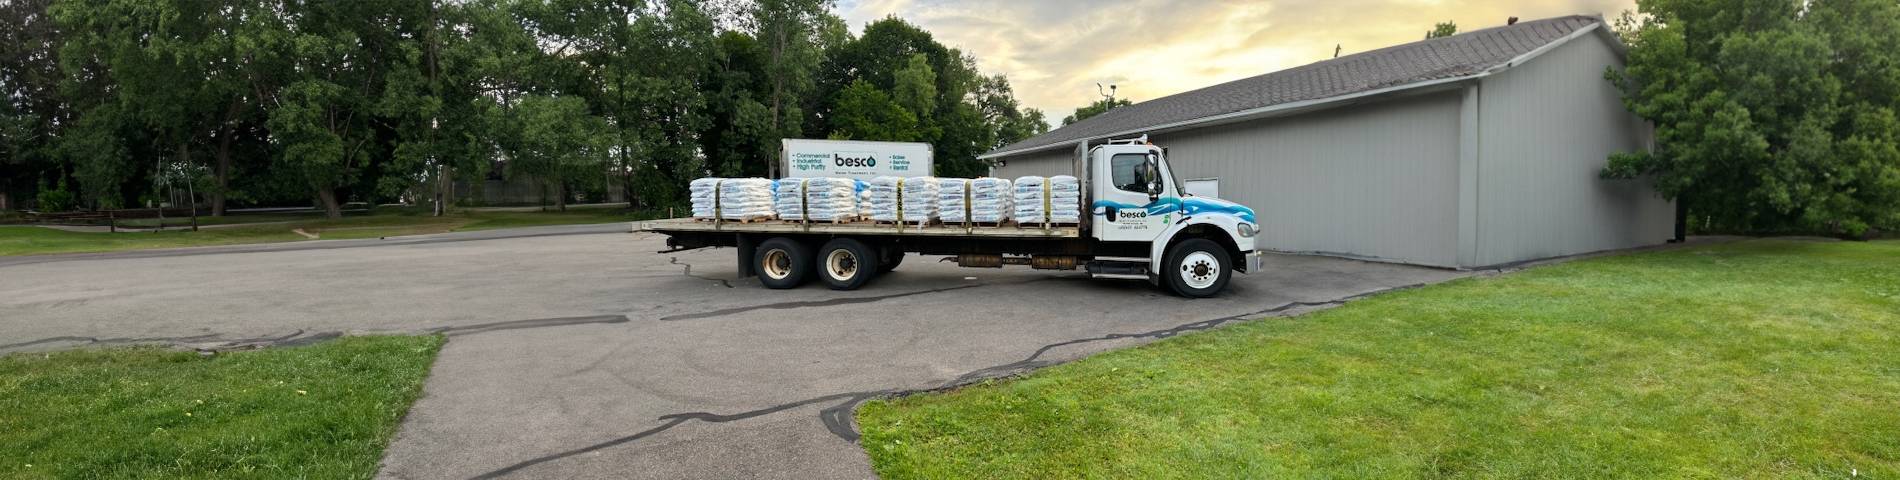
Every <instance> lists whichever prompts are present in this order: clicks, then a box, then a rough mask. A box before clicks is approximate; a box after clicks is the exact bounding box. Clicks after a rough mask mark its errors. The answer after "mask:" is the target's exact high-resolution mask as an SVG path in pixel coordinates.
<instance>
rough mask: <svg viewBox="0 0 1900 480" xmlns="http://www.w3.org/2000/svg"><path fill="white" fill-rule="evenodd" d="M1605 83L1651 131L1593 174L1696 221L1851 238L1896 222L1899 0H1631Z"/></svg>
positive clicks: (1899, 210)
mask: <svg viewBox="0 0 1900 480" xmlns="http://www.w3.org/2000/svg"><path fill="white" fill-rule="evenodd" d="M1638 7H1639V11H1640V12H1641V13H1640V15H1625V17H1624V19H1623V20H1622V21H1620V22H1619V28H1620V29H1621V30H1622V34H1623V37H1624V38H1625V39H1627V40H1628V41H1629V42H1630V45H1631V50H1630V54H1629V61H1628V63H1627V67H1626V68H1625V69H1624V70H1621V71H1617V70H1614V69H1613V70H1611V71H1610V72H1608V73H1607V77H1608V78H1609V79H1610V80H1611V81H1613V82H1614V83H1615V84H1616V85H1617V86H1618V87H1619V88H1621V89H1622V90H1623V93H1624V103H1625V104H1626V105H1627V106H1628V107H1629V109H1630V110H1631V111H1632V112H1635V113H1636V114H1637V115H1639V116H1641V117H1642V118H1644V119H1647V120H1649V121H1651V122H1653V123H1654V124H1655V126H1656V147H1655V149H1654V150H1653V151H1651V152H1636V153H1628V154H1619V155H1615V156H1613V157H1611V158H1610V160H1609V165H1608V166H1607V167H1606V168H1605V170H1604V175H1605V176H1606V177H1611V178H1646V179H1649V180H1650V181H1651V182H1653V184H1654V186H1655V188H1656V190H1657V191H1658V192H1660V193H1662V194H1663V195H1665V196H1667V197H1670V198H1674V199H1676V200H1677V201H1680V202H1684V204H1685V205H1686V206H1687V208H1688V209H1689V211H1690V213H1691V215H1692V217H1693V218H1695V219H1696V225H1697V226H1698V227H1701V228H1705V229H1715V230H1730V231H1792V230H1806V231H1827V232H1835V233H1841V234H1846V235H1860V234H1862V233H1863V232H1865V231H1867V230H1869V229H1870V228H1888V229H1891V228H1896V227H1900V120H1896V113H1895V108H1896V105H1900V5H1896V4H1895V3H1894V2H1891V1H1882V0H1821V1H1815V2H1808V3H1806V4H1805V8H1804V7H1803V5H1798V4H1796V3H1795V2H1788V1H1782V0H1745V1H1742V2H1740V3H1739V4H1738V3H1737V2H1734V1H1724V0H1643V1H1641V2H1640V3H1638Z"/></svg>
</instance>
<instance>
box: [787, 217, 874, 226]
mask: <svg viewBox="0 0 1900 480" xmlns="http://www.w3.org/2000/svg"><path fill="white" fill-rule="evenodd" d="M779 221H780V222H785V223H791V224H800V225H802V224H807V223H813V224H825V225H847V224H852V223H857V222H860V221H863V219H859V218H834V219H819V220H810V219H806V220H779Z"/></svg>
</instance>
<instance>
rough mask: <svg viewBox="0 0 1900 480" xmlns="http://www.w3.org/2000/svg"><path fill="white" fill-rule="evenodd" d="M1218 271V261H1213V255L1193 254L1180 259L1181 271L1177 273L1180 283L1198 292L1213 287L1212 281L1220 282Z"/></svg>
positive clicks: (1205, 253) (1219, 267)
mask: <svg viewBox="0 0 1900 480" xmlns="http://www.w3.org/2000/svg"><path fill="white" fill-rule="evenodd" d="M1220 269H1221V265H1220V260H1215V259H1214V255H1213V254H1210V253H1207V252H1194V253H1189V254H1187V257H1186V258H1182V259H1181V271H1180V272H1177V273H1179V274H1180V275H1181V283H1185V284H1187V286H1188V287H1190V288H1193V289H1196V290H1199V289H1203V288H1207V287H1212V286H1214V281H1216V280H1220Z"/></svg>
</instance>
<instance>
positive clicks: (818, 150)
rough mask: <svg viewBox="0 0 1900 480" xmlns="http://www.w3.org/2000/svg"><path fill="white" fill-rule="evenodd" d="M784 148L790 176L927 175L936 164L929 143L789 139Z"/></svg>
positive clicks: (782, 158) (865, 177) (783, 160)
mask: <svg viewBox="0 0 1900 480" xmlns="http://www.w3.org/2000/svg"><path fill="white" fill-rule="evenodd" d="M780 147H781V148H779V164H780V165H781V166H783V167H784V169H783V170H781V171H783V172H785V176H786V177H788V178H811V177H843V178H852V179H858V180H870V179H872V178H875V177H927V176H930V175H931V172H932V170H931V169H932V168H933V166H934V165H935V164H934V163H933V161H932V158H931V157H932V153H933V152H932V151H931V149H930V144H928V143H914V142H865V141H857V140H812V139H804V138H787V139H785V140H784V142H783V143H782V144H781V145H780Z"/></svg>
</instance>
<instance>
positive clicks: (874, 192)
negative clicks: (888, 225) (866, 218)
mask: <svg viewBox="0 0 1900 480" xmlns="http://www.w3.org/2000/svg"><path fill="white" fill-rule="evenodd" d="M903 180H904V179H903V178H901V177H877V178H872V179H871V181H870V182H869V186H868V187H867V188H866V191H867V193H869V196H868V197H867V199H866V201H867V204H868V206H869V207H870V210H871V214H870V218H871V220H873V221H878V222H895V221H897V184H898V183H899V182H902V181H903Z"/></svg>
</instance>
